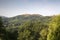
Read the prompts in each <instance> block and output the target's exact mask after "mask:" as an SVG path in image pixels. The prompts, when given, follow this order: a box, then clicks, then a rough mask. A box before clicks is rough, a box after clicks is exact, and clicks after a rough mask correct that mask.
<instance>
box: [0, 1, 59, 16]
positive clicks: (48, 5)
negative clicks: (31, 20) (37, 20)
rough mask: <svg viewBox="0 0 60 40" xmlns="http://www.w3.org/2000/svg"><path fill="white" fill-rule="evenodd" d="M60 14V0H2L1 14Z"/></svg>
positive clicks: (0, 3)
mask: <svg viewBox="0 0 60 40" xmlns="http://www.w3.org/2000/svg"><path fill="white" fill-rule="evenodd" d="M21 14H40V15H43V16H51V15H56V14H60V0H0V16H6V17H13V16H16V15H21Z"/></svg>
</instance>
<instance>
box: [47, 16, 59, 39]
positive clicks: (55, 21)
mask: <svg viewBox="0 0 60 40" xmlns="http://www.w3.org/2000/svg"><path fill="white" fill-rule="evenodd" d="M48 30H49V33H48V35H47V40H60V15H57V16H54V17H53V18H52V21H51V22H50V24H49V29H48Z"/></svg>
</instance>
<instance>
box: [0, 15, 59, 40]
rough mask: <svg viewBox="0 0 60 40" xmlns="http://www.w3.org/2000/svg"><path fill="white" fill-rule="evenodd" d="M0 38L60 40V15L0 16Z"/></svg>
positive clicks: (0, 39) (13, 39)
mask: <svg viewBox="0 0 60 40" xmlns="http://www.w3.org/2000/svg"><path fill="white" fill-rule="evenodd" d="M0 40H60V15H54V16H42V15H18V16H15V17H10V18H8V17H4V16H0Z"/></svg>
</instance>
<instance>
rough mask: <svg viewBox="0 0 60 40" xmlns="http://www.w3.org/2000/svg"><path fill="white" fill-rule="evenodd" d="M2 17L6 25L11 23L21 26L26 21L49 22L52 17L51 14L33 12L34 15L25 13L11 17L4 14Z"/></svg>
mask: <svg viewBox="0 0 60 40" xmlns="http://www.w3.org/2000/svg"><path fill="white" fill-rule="evenodd" d="M1 17H2V18H3V22H4V25H9V26H12V25H14V26H19V25H21V24H22V23H24V22H26V21H35V20H37V21H38V20H39V21H41V22H44V23H48V22H49V21H50V19H51V16H42V15H39V14H32V15H30V14H23V15H18V16H15V17H10V18H8V17H4V16H1Z"/></svg>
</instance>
